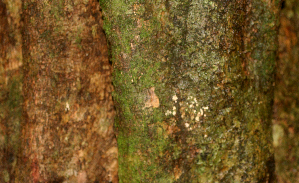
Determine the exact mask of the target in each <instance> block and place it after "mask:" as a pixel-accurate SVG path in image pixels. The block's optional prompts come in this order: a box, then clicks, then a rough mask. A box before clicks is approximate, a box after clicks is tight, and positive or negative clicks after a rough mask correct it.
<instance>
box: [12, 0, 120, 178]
mask: <svg viewBox="0 0 299 183" xmlns="http://www.w3.org/2000/svg"><path fill="white" fill-rule="evenodd" d="M99 10H100V8H99V3H98V2H97V1H95V0H83V1H82V0H81V1H80V0H53V1H35V0H24V1H23V17H24V31H23V58H24V85H23V92H24V107H23V110H24V118H25V123H24V125H23V126H22V162H21V163H20V164H19V169H20V170H21V172H20V173H19V175H18V178H17V182H22V183H25V182H33V183H37V182H49V183H50V182H78V183H87V182H111V181H112V182H113V183H114V182H118V178H117V167H118V163H117V153H118V150H117V145H116V140H115V136H114V133H113V121H114V113H115V112H114V106H113V102H112V96H111V92H112V90H113V87H112V83H111V78H110V75H111V66H110V64H109V61H108V52H107V43H106V40H105V35H104V32H103V30H102V19H101V13H100V11H99Z"/></svg>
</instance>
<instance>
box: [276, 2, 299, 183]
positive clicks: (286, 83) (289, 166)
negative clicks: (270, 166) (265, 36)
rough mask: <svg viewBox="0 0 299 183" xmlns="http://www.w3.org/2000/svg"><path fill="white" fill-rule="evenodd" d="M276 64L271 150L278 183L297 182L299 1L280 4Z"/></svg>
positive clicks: (298, 156) (298, 175)
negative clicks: (272, 150)
mask: <svg viewBox="0 0 299 183" xmlns="http://www.w3.org/2000/svg"><path fill="white" fill-rule="evenodd" d="M282 8H283V9H282V12H281V16H280V29H279V52H278V53H279V59H278V62H277V74H276V86H275V88H276V89H275V100H274V101H275V103H274V105H275V107H274V114H275V116H274V126H273V137H274V148H275V161H276V173H277V177H278V182H280V183H293V182H298V180H299V163H298V162H299V123H298V121H299V85H298V82H299V75H298V73H299V43H298V37H299V23H298V22H299V1H297V0H286V1H284V2H283V4H282Z"/></svg>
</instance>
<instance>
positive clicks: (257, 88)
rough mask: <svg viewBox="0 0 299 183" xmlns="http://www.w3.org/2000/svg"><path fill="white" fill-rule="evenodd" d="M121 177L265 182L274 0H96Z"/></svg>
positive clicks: (269, 157) (269, 160)
mask: <svg viewBox="0 0 299 183" xmlns="http://www.w3.org/2000/svg"><path fill="white" fill-rule="evenodd" d="M100 3H101V6H102V7H103V12H104V16H105V22H104V28H105V31H106V34H107V36H108V38H109V42H110V46H111V57H112V62H113V65H114V79H113V80H114V85H115V88H116V89H115V90H116V91H115V94H114V98H115V101H116V107H117V113H118V115H117V118H116V125H117V127H118V137H117V138H118V146H119V153H120V156H119V165H120V170H119V178H120V182H161V183H162V182H163V183H164V182H267V181H272V180H273V177H272V174H273V171H274V166H273V164H274V160H273V149H272V135H271V130H270V129H271V111H272V108H271V104H272V97H273V87H272V86H273V70H274V63H275V57H276V55H275V50H276V47H277V46H276V39H275V38H276V32H277V31H276V28H277V14H278V12H277V11H278V10H277V6H278V1H274V2H273V1H260V0H251V1H249V0H248V1H246V0H232V1H222V0H208V1H204V0H157V1H137V0H135V1H134V0H131V1H125V0H101V1H100Z"/></svg>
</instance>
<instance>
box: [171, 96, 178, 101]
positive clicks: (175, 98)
mask: <svg viewBox="0 0 299 183" xmlns="http://www.w3.org/2000/svg"><path fill="white" fill-rule="evenodd" d="M172 100H173V101H174V102H175V103H177V100H178V97H177V96H176V95H174V96H172Z"/></svg>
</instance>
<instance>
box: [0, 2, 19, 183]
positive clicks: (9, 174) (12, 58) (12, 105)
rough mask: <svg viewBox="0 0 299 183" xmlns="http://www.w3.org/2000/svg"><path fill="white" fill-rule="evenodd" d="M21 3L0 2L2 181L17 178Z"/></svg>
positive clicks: (0, 177)
mask: <svg viewBox="0 0 299 183" xmlns="http://www.w3.org/2000/svg"><path fill="white" fill-rule="evenodd" d="M20 12H21V0H14V1H11V0H0V182H1V183H2V182H13V178H14V176H15V173H16V171H17V170H18V169H17V168H16V163H17V156H18V152H19V151H18V150H19V147H20V143H19V135H20V125H21V120H22V118H21V116H22V74H21V69H20V68H21V66H22V44H21V43H22V42H21V31H20Z"/></svg>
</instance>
